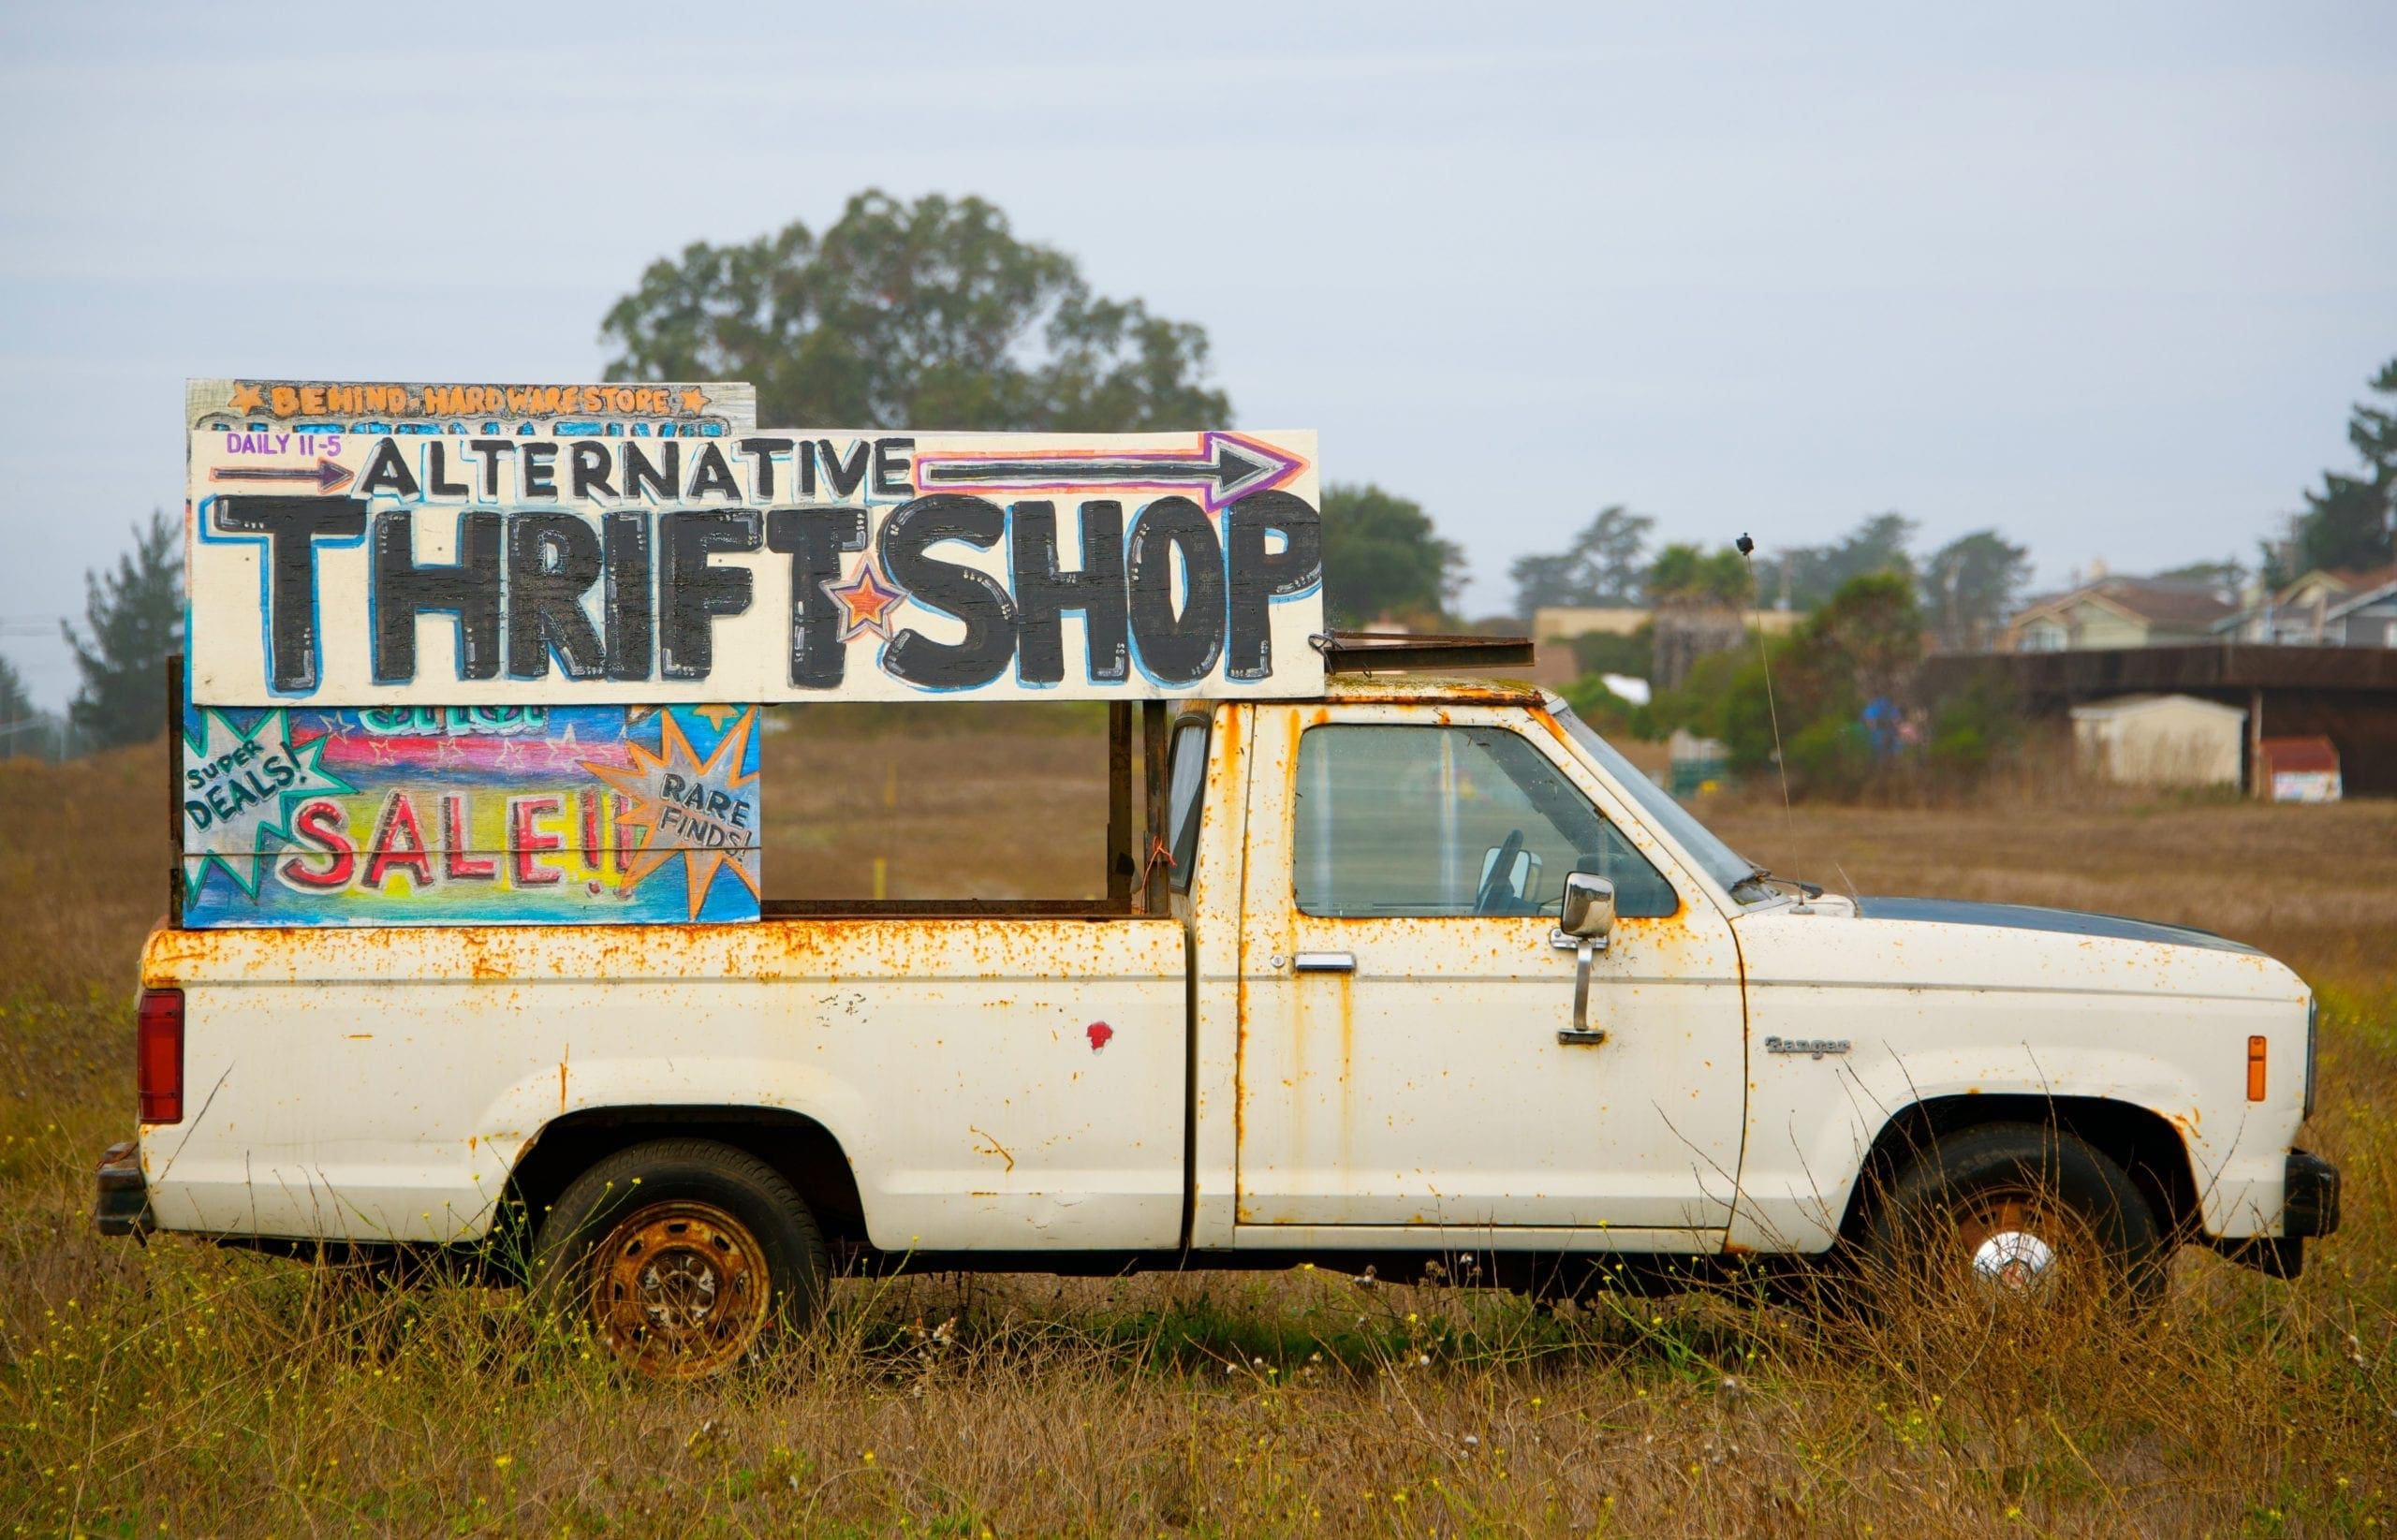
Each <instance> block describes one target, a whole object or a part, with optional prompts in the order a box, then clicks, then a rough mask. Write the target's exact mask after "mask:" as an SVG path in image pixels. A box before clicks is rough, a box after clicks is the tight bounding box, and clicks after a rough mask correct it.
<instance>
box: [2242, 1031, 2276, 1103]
mask: <svg viewBox="0 0 2397 1540" xmlns="http://www.w3.org/2000/svg"><path fill="white" fill-rule="evenodd" d="M2271 1047H2272V1043H2271V1041H2270V1040H2269V1039H2267V1038H2263V1037H2250V1038H2249V1039H2247V1099H2248V1100H2249V1101H2251V1102H2260V1101H2262V1100H2263V1099H2264V1055H2265V1053H2266V1052H2267V1051H2268V1050H2269V1049H2271Z"/></svg>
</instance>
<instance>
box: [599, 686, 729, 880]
mask: <svg viewBox="0 0 2397 1540" xmlns="http://www.w3.org/2000/svg"><path fill="white" fill-rule="evenodd" d="M755 726H757V708H756V707H754V706H753V707H750V708H748V709H747V710H746V711H743V712H742V714H741V720H740V721H739V722H737V723H735V724H734V725H733V728H732V730H731V731H730V732H728V733H727V734H725V735H724V738H723V740H722V741H719V742H718V743H717V744H716V746H715V753H713V754H712V755H708V757H707V759H706V760H705V761H704V762H703V761H701V760H700V758H699V755H697V754H696V753H694V752H693V751H692V748H691V741H690V740H689V739H687V738H685V737H684V736H683V729H682V727H681V726H679V725H677V724H676V722H675V720H674V715H673V713H672V712H670V711H668V712H664V713H661V715H660V716H659V718H658V724H657V746H658V750H659V752H658V753H656V754H652V753H650V752H649V750H647V749H646V748H643V747H642V746H641V745H640V744H639V743H630V742H628V743H626V744H625V749H626V750H627V751H628V752H629V753H630V754H631V756H632V766H631V768H630V769H620V768H618V767H617V766H614V765H603V764H595V763H593V762H591V761H589V760H585V761H584V762H583V766H582V768H583V769H584V770H589V771H590V772H591V773H592V774H594V775H596V776H597V777H599V779H601V780H602V781H605V782H607V783H608V785H611V786H613V787H615V788H616V790H617V792H618V793H619V794H621V795H622V796H623V797H624V799H625V805H624V806H623V807H622V808H621V809H620V810H619V811H618V812H617V814H616V829H617V830H618V838H619V839H621V838H622V837H623V835H624V834H625V832H626V831H630V830H639V831H640V844H638V845H636V846H635V847H633V849H632V850H631V851H630V852H628V853H627V854H628V858H627V859H626V861H625V891H626V892H630V891H631V890H632V889H634V888H636V887H640V884H641V880H642V879H643V878H645V877H647V876H648V875H649V874H650V873H653V872H655V871H656V870H657V869H658V868H660V867H662V866H664V865H666V864H667V863H668V862H669V861H671V860H673V859H674V858H676V857H678V856H679V857H681V858H682V860H683V871H684V879H685V880H686V882H687V883H688V884H689V887H690V905H691V918H693V919H694V920H696V919H698V918H699V910H700V908H701V907H702V906H703V905H705V904H706V902H707V897H708V889H709V888H710V887H713V885H714V883H715V876H716V873H718V872H720V871H723V870H725V869H726V868H730V869H731V871H732V874H733V875H734V876H736V877H739V878H740V879H741V884H742V886H743V887H746V888H748V889H749V896H750V897H751V898H757V896H758V892H757V878H756V877H755V876H754V875H752V874H751V873H750V870H749V868H748V866H747V865H746V864H745V863H744V862H743V860H742V857H743V855H744V854H745V853H747V852H748V851H751V850H754V849H755V848H756V843H755V840H756V836H755V834H754V833H753V832H748V831H734V830H729V829H727V832H730V833H737V834H738V838H737V839H736V840H735V841H731V842H728V843H726V844H723V845H694V844H684V843H679V842H676V841H675V839H674V836H673V835H672V833H670V832H669V830H668V829H666V828H665V827H663V825H664V822H665V820H666V818H667V816H668V815H669V814H672V815H673V818H674V821H675V822H676V823H679V824H684V825H691V826H698V825H703V824H704V825H710V826H713V827H717V828H723V827H724V826H722V825H721V823H720V822H719V821H718V820H716V819H714V818H713V817H712V816H710V815H709V814H705V813H702V812H699V811H698V810H696V809H693V808H690V807H687V806H685V805H684V804H683V803H680V802H676V801H674V800H671V799H669V798H668V797H667V796H666V795H665V792H664V789H663V786H662V785H661V783H662V782H663V781H664V779H665V778H666V777H667V776H668V775H669V774H672V775H674V776H676V777H677V778H678V779H680V780H682V781H683V782H684V783H685V784H686V785H697V786H711V785H712V786H713V787H715V788H718V789H721V790H723V791H725V792H727V793H729V794H731V795H734V796H738V795H739V794H740V793H741V792H742V791H743V790H744V789H746V788H747V787H749V786H752V785H756V784H757V772H756V771H754V770H753V771H751V772H750V773H749V774H747V775H743V774H742V773H740V771H741V762H742V759H743V756H744V755H746V754H747V753H748V747H749V734H750V730H751V729H752V728H753V727H755Z"/></svg>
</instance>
